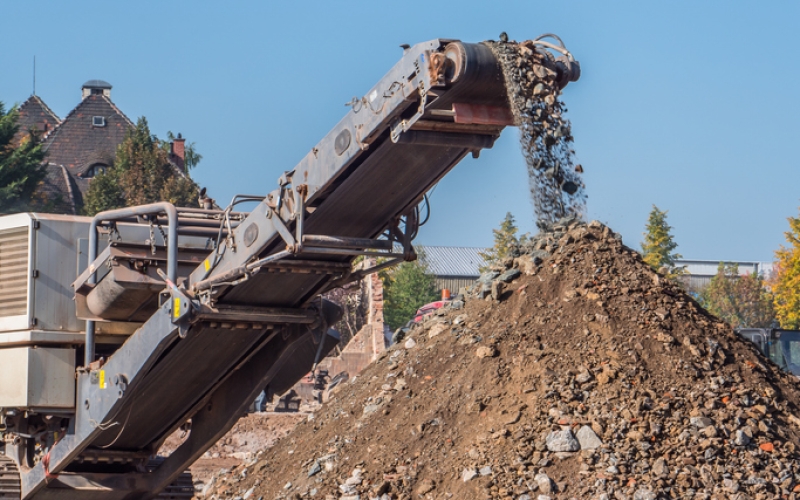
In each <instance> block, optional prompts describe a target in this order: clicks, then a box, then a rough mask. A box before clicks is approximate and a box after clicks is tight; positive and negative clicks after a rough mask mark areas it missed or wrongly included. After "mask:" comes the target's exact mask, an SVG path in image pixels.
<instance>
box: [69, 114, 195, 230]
mask: <svg viewBox="0 0 800 500" xmlns="http://www.w3.org/2000/svg"><path fill="white" fill-rule="evenodd" d="M197 196H198V188H197V185H196V184H195V183H194V182H193V181H192V180H191V179H189V178H188V177H184V176H182V175H181V174H180V173H179V172H178V170H177V169H176V168H175V166H174V165H172V164H171V163H170V161H169V154H168V153H167V152H166V151H165V150H164V149H163V148H162V147H161V143H160V141H159V140H158V139H157V138H156V137H155V136H153V135H151V134H150V127H149V126H148V125H147V120H146V119H145V118H144V117H142V118H139V120H138V122H137V123H136V127H135V128H133V129H131V130H129V131H128V134H127V135H126V137H125V140H123V141H122V143H121V144H120V145H119V147H118V148H117V155H116V158H115V159H114V165H113V167H112V168H110V169H109V170H108V171H107V172H106V173H105V174H100V175H98V176H96V177H95V178H94V179H93V180H92V183H91V184H90V185H89V191H88V192H87V194H86V201H85V203H84V211H85V212H86V213H87V214H88V215H94V214H96V213H97V212H100V211H102V210H109V209H112V208H119V207H123V206H131V205H142V204H145V203H153V202H157V201H169V202H170V203H173V204H174V205H177V206H195V205H196V204H197Z"/></svg>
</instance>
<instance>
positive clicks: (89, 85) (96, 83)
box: [83, 80, 111, 89]
mask: <svg viewBox="0 0 800 500" xmlns="http://www.w3.org/2000/svg"><path fill="white" fill-rule="evenodd" d="M83 88H85V89H111V84H110V83H108V82H107V81H105V80H89V81H88V82H86V83H84V84H83Z"/></svg>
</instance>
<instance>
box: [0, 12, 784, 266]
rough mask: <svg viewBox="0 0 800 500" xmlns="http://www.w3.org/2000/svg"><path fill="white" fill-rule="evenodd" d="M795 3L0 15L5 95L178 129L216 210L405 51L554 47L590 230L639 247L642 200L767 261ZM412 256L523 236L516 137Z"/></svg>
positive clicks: (742, 254) (775, 213)
mask: <svg viewBox="0 0 800 500" xmlns="http://www.w3.org/2000/svg"><path fill="white" fill-rule="evenodd" d="M798 21H800V3H798V2H790V1H785V2H733V1H703V2H697V1H685V2H684V1H681V2H678V1H673V2H660V3H655V2H641V1H634V2H598V1H596V0H592V1H569V2H552V1H550V2H544V1H534V0H528V1H522V2H499V1H485V2H477V1H467V0H462V1H460V2H413V1H412V2H401V3H396V2H394V3H393V2H376V1H372V2H344V1H341V2H322V1H319V2H309V1H307V2H266V1H262V2H244V1H241V2H225V6H223V2H210V1H194V2H188V1H170V2H154V1H143V0H140V1H137V2H107V1H106V2H78V1H70V2H62V1H38V2H33V3H31V2H23V1H19V0H18V1H4V2H2V3H0V39H2V46H3V50H2V51H0V100H2V101H4V102H6V103H14V102H22V101H24V100H25V99H26V98H27V97H28V96H29V95H30V94H31V80H32V77H31V73H32V70H31V67H32V60H33V57H34V55H35V56H36V60H37V87H36V91H37V94H38V95H39V96H41V97H42V98H43V99H44V100H45V102H46V103H47V104H49V105H50V107H52V108H53V110H54V111H55V112H56V113H57V114H59V116H61V117H63V116H65V115H66V114H67V113H68V112H69V111H70V110H71V109H72V108H73V107H74V106H75V105H76V104H78V102H79V99H80V86H81V84H82V83H83V82H85V81H86V80H89V79H94V78H98V79H102V80H106V81H108V82H110V83H111V84H112V85H113V86H114V89H113V91H112V92H113V93H112V100H113V101H114V102H115V103H116V104H117V105H118V106H119V107H120V108H121V109H122V110H123V111H124V112H125V113H126V114H128V116H129V117H130V118H131V119H133V120H135V119H136V118H137V117H139V116H142V115H144V116H146V117H147V118H148V120H149V122H150V125H151V129H152V131H153V132H154V133H156V134H158V135H160V136H162V137H163V136H165V134H166V132H167V131H168V130H172V131H174V132H176V133H177V132H181V133H182V134H183V135H184V136H185V137H187V138H188V140H190V141H194V142H196V144H197V149H198V151H199V152H200V153H202V155H203V157H204V159H203V161H202V163H201V164H200V166H199V167H198V168H197V170H196V172H195V178H196V179H197V180H198V182H199V183H200V184H201V185H205V186H208V188H209V190H210V192H211V194H212V195H213V196H215V197H216V198H217V199H218V201H220V202H221V204H223V205H224V204H226V203H227V201H228V200H229V199H230V197H231V196H232V195H233V194H235V193H237V192H243V193H248V194H263V193H267V192H268V191H270V190H272V189H273V188H274V187H275V186H276V180H277V178H278V176H279V175H280V174H281V173H282V172H283V171H285V170H290V169H291V168H293V167H294V165H295V164H296V163H297V162H298V161H299V160H300V159H301V158H302V157H303V156H304V155H305V154H306V152H307V151H308V150H309V149H310V148H311V147H312V146H314V145H315V144H316V142H317V141H318V140H319V139H320V138H321V137H322V136H323V135H324V134H325V133H326V132H327V131H328V130H329V129H330V128H331V127H332V126H333V125H334V124H335V123H336V122H337V121H338V120H339V119H340V118H341V117H342V116H343V114H344V113H345V112H346V111H347V108H345V107H344V106H343V104H344V103H345V102H347V101H348V100H350V98H351V97H353V96H360V95H362V94H363V93H364V92H366V91H367V90H368V89H369V88H370V87H371V86H372V85H373V84H374V83H375V82H376V81H377V80H378V79H379V78H380V77H381V76H382V75H383V74H384V73H385V72H386V71H387V70H388V69H389V68H390V67H391V66H392V65H393V64H394V63H395V62H396V61H397V60H398V59H399V58H400V57H401V52H402V51H401V49H400V48H399V47H398V45H399V44H401V43H409V44H414V43H417V42H421V41H424V40H429V39H432V38H437V37H441V38H458V39H461V40H465V41H481V40H485V39H491V38H497V35H498V34H499V33H500V32H501V31H504V30H505V31H507V32H508V33H509V35H510V36H511V38H514V39H518V40H521V39H526V38H532V37H535V36H537V35H539V34H541V33H545V32H553V33H557V34H559V35H560V36H561V37H562V38H563V39H564V41H565V42H566V44H567V46H568V48H569V49H570V50H571V51H572V52H573V53H574V54H575V56H576V58H577V59H578V60H580V62H581V65H582V69H583V77H582V78H581V80H580V81H579V82H577V83H574V84H571V86H570V87H568V88H567V90H566V93H565V96H564V99H565V101H566V103H567V106H568V108H569V113H568V116H569V118H570V119H571V120H572V123H573V132H574V136H575V138H576V142H575V146H576V150H577V156H578V161H579V162H580V163H582V164H583V165H584V166H585V168H586V174H585V176H586V184H587V192H588V194H589V214H588V215H589V218H593V219H599V220H601V221H603V222H605V223H607V224H609V225H610V226H611V227H612V228H613V229H615V230H616V231H618V232H620V233H622V235H623V237H624V239H625V242H626V243H627V244H628V245H631V246H634V247H636V248H638V245H639V242H640V240H641V233H642V231H643V228H644V224H645V220H646V218H647V214H648V212H649V210H650V208H651V206H652V205H653V204H656V205H657V206H658V207H659V208H661V209H666V210H669V222H670V224H671V225H672V226H673V228H674V235H675V238H676V241H677V242H678V244H679V248H678V251H679V252H680V253H682V254H683V255H684V256H685V257H687V258H697V259H736V260H771V259H772V252H773V251H774V250H775V249H776V248H777V247H778V246H779V245H780V244H781V243H782V242H783V232H784V231H785V230H786V229H787V228H788V224H787V222H786V217H789V216H796V215H797V213H798V205H800V165H798V160H797V144H798V139H799V138H800V137H799V136H800V134H799V133H800V126H798V117H800V97H798V94H799V93H800V85H798V82H799V81H800V55H798V51H799V50H798V49H800V30H798V28H797V23H798ZM432 201H433V210H434V212H433V219H432V221H431V222H430V223H429V224H428V225H427V226H425V227H424V228H423V230H422V231H421V234H420V237H419V239H418V241H419V242H421V243H423V244H434V245H461V246H484V245H487V246H488V245H490V244H491V241H492V238H491V229H492V228H493V227H496V226H497V224H498V223H499V221H500V220H501V219H502V218H503V216H504V215H505V213H506V212H507V211H510V212H512V213H513V214H514V215H515V216H516V218H517V220H518V222H519V226H520V228H521V229H522V230H523V231H533V228H534V226H533V222H532V219H533V217H532V209H531V204H530V201H529V199H528V191H527V180H526V174H525V165H524V163H523V160H522V157H521V155H520V154H519V151H518V144H517V134H516V130H515V129H508V130H507V131H506V132H505V134H504V136H503V137H501V139H500V140H499V141H498V142H497V144H496V145H495V147H494V149H492V150H490V151H485V152H484V153H483V154H482V155H481V157H480V159H478V160H473V159H471V158H468V159H465V160H464V161H463V162H462V163H461V164H460V165H459V166H457V167H456V169H455V170H454V171H453V172H452V173H451V174H450V175H449V176H448V177H446V178H445V179H444V180H443V181H442V182H441V183H440V184H439V186H438V187H437V188H436V191H435V193H434V195H433V197H432Z"/></svg>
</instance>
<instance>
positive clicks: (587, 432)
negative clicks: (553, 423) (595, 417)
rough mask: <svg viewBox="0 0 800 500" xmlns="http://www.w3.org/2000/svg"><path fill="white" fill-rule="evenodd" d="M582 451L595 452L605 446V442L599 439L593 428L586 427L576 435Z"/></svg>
mask: <svg viewBox="0 0 800 500" xmlns="http://www.w3.org/2000/svg"><path fill="white" fill-rule="evenodd" d="M575 437H576V438H577V439H578V443H579V444H580V445H581V449H582V450H595V449H597V448H600V447H601V446H603V441H602V440H601V439H600V438H599V437H597V434H595V433H594V431H593V430H592V428H591V427H589V426H588V425H584V426H583V427H581V428H580V429H578V432H577V433H576V434H575Z"/></svg>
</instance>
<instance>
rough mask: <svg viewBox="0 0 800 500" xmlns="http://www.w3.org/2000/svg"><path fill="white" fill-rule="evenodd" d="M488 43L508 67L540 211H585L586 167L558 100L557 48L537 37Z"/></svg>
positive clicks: (552, 216)
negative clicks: (553, 49) (544, 45)
mask: <svg viewBox="0 0 800 500" xmlns="http://www.w3.org/2000/svg"><path fill="white" fill-rule="evenodd" d="M485 43H487V45H488V46H489V47H490V48H491V49H492V51H493V52H494V54H495V56H496V57H497V59H498V60H499V61H500V64H501V66H502V68H503V73H504V76H505V81H506V89H507V91H508V98H509V104H510V106H511V111H512V113H513V115H514V120H515V122H516V123H515V125H516V126H517V127H518V128H519V132H520V146H521V148H522V154H523V156H524V158H525V162H526V164H527V166H528V181H529V184H530V190H531V200H532V202H533V207H534V211H535V212H536V216H537V217H538V218H539V219H544V220H546V221H550V222H554V221H557V220H559V219H561V218H563V217H568V216H577V217H580V216H581V215H583V214H584V213H585V211H586V194H585V185H584V183H583V179H582V176H581V172H583V167H581V166H580V165H575V164H574V162H573V156H574V151H573V149H572V142H573V138H572V127H571V125H570V122H569V120H567V119H566V118H564V112H566V108H565V107H564V104H563V103H562V102H561V101H560V100H559V96H560V94H561V86H560V85H559V82H558V72H557V71H556V61H555V58H554V57H553V54H552V53H551V52H550V51H548V50H545V49H542V48H540V47H539V46H537V45H536V44H535V42H534V41H527V42H521V43H514V42H485Z"/></svg>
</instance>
